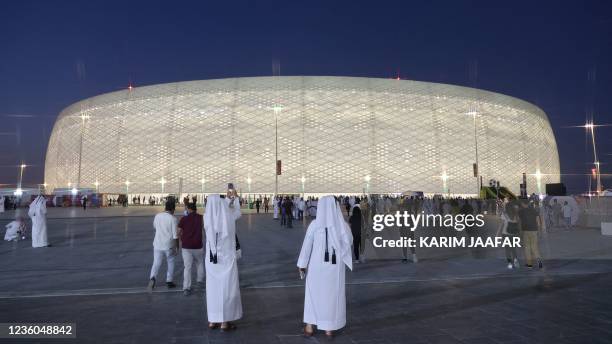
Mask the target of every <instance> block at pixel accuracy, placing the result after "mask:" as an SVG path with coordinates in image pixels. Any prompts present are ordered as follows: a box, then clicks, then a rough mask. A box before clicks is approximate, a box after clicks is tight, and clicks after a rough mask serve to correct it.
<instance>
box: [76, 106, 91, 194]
mask: <svg viewBox="0 0 612 344" xmlns="http://www.w3.org/2000/svg"><path fill="white" fill-rule="evenodd" d="M79 117H80V118H81V138H80V140H79V171H78V176H77V185H76V187H77V189H78V188H80V187H81V160H82V155H83V136H84V135H85V133H84V132H85V120H86V119H89V115H86V114H85V113H84V112H81V115H80V116H79Z"/></svg>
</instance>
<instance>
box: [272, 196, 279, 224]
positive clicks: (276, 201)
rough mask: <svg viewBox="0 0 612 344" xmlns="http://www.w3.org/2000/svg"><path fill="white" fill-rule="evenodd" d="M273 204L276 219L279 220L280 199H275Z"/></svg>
mask: <svg viewBox="0 0 612 344" xmlns="http://www.w3.org/2000/svg"><path fill="white" fill-rule="evenodd" d="M272 203H273V204H272V207H273V208H274V219H275V220H278V211H279V210H280V209H279V206H278V197H274V200H273V201H272Z"/></svg>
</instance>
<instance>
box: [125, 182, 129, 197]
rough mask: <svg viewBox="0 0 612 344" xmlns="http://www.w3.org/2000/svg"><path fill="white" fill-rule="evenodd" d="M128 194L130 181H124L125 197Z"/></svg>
mask: <svg viewBox="0 0 612 344" xmlns="http://www.w3.org/2000/svg"><path fill="white" fill-rule="evenodd" d="M128 193H130V181H129V180H126V181H125V195H126V196H127V195H128Z"/></svg>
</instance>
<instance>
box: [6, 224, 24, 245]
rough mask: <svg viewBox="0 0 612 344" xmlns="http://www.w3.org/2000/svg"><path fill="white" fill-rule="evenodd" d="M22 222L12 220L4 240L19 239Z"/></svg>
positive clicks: (7, 226)
mask: <svg viewBox="0 0 612 344" xmlns="http://www.w3.org/2000/svg"><path fill="white" fill-rule="evenodd" d="M20 224H21V222H19V221H12V222H11V223H9V224H8V225H6V233H5V234H4V240H6V241H12V240H19V234H18V233H17V231H19V226H20Z"/></svg>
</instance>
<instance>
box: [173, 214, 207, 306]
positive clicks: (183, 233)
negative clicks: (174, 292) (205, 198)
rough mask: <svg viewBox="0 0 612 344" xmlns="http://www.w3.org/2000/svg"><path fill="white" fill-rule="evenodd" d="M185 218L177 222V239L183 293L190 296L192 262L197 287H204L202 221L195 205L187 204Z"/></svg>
mask: <svg viewBox="0 0 612 344" xmlns="http://www.w3.org/2000/svg"><path fill="white" fill-rule="evenodd" d="M187 212H188V213H187V216H184V217H183V218H182V219H181V221H180V222H179V225H178V229H179V238H180V239H181V244H182V250H181V252H182V254H183V263H184V264H185V270H184V271H183V293H184V294H185V296H189V295H191V290H192V289H191V267H192V266H193V264H194V262H195V265H196V271H197V275H198V286H199V287H203V286H204V248H203V245H202V243H203V240H202V239H203V238H202V232H203V231H204V220H203V217H202V215H200V214H198V213H197V211H196V205H195V203H189V204H187Z"/></svg>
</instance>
